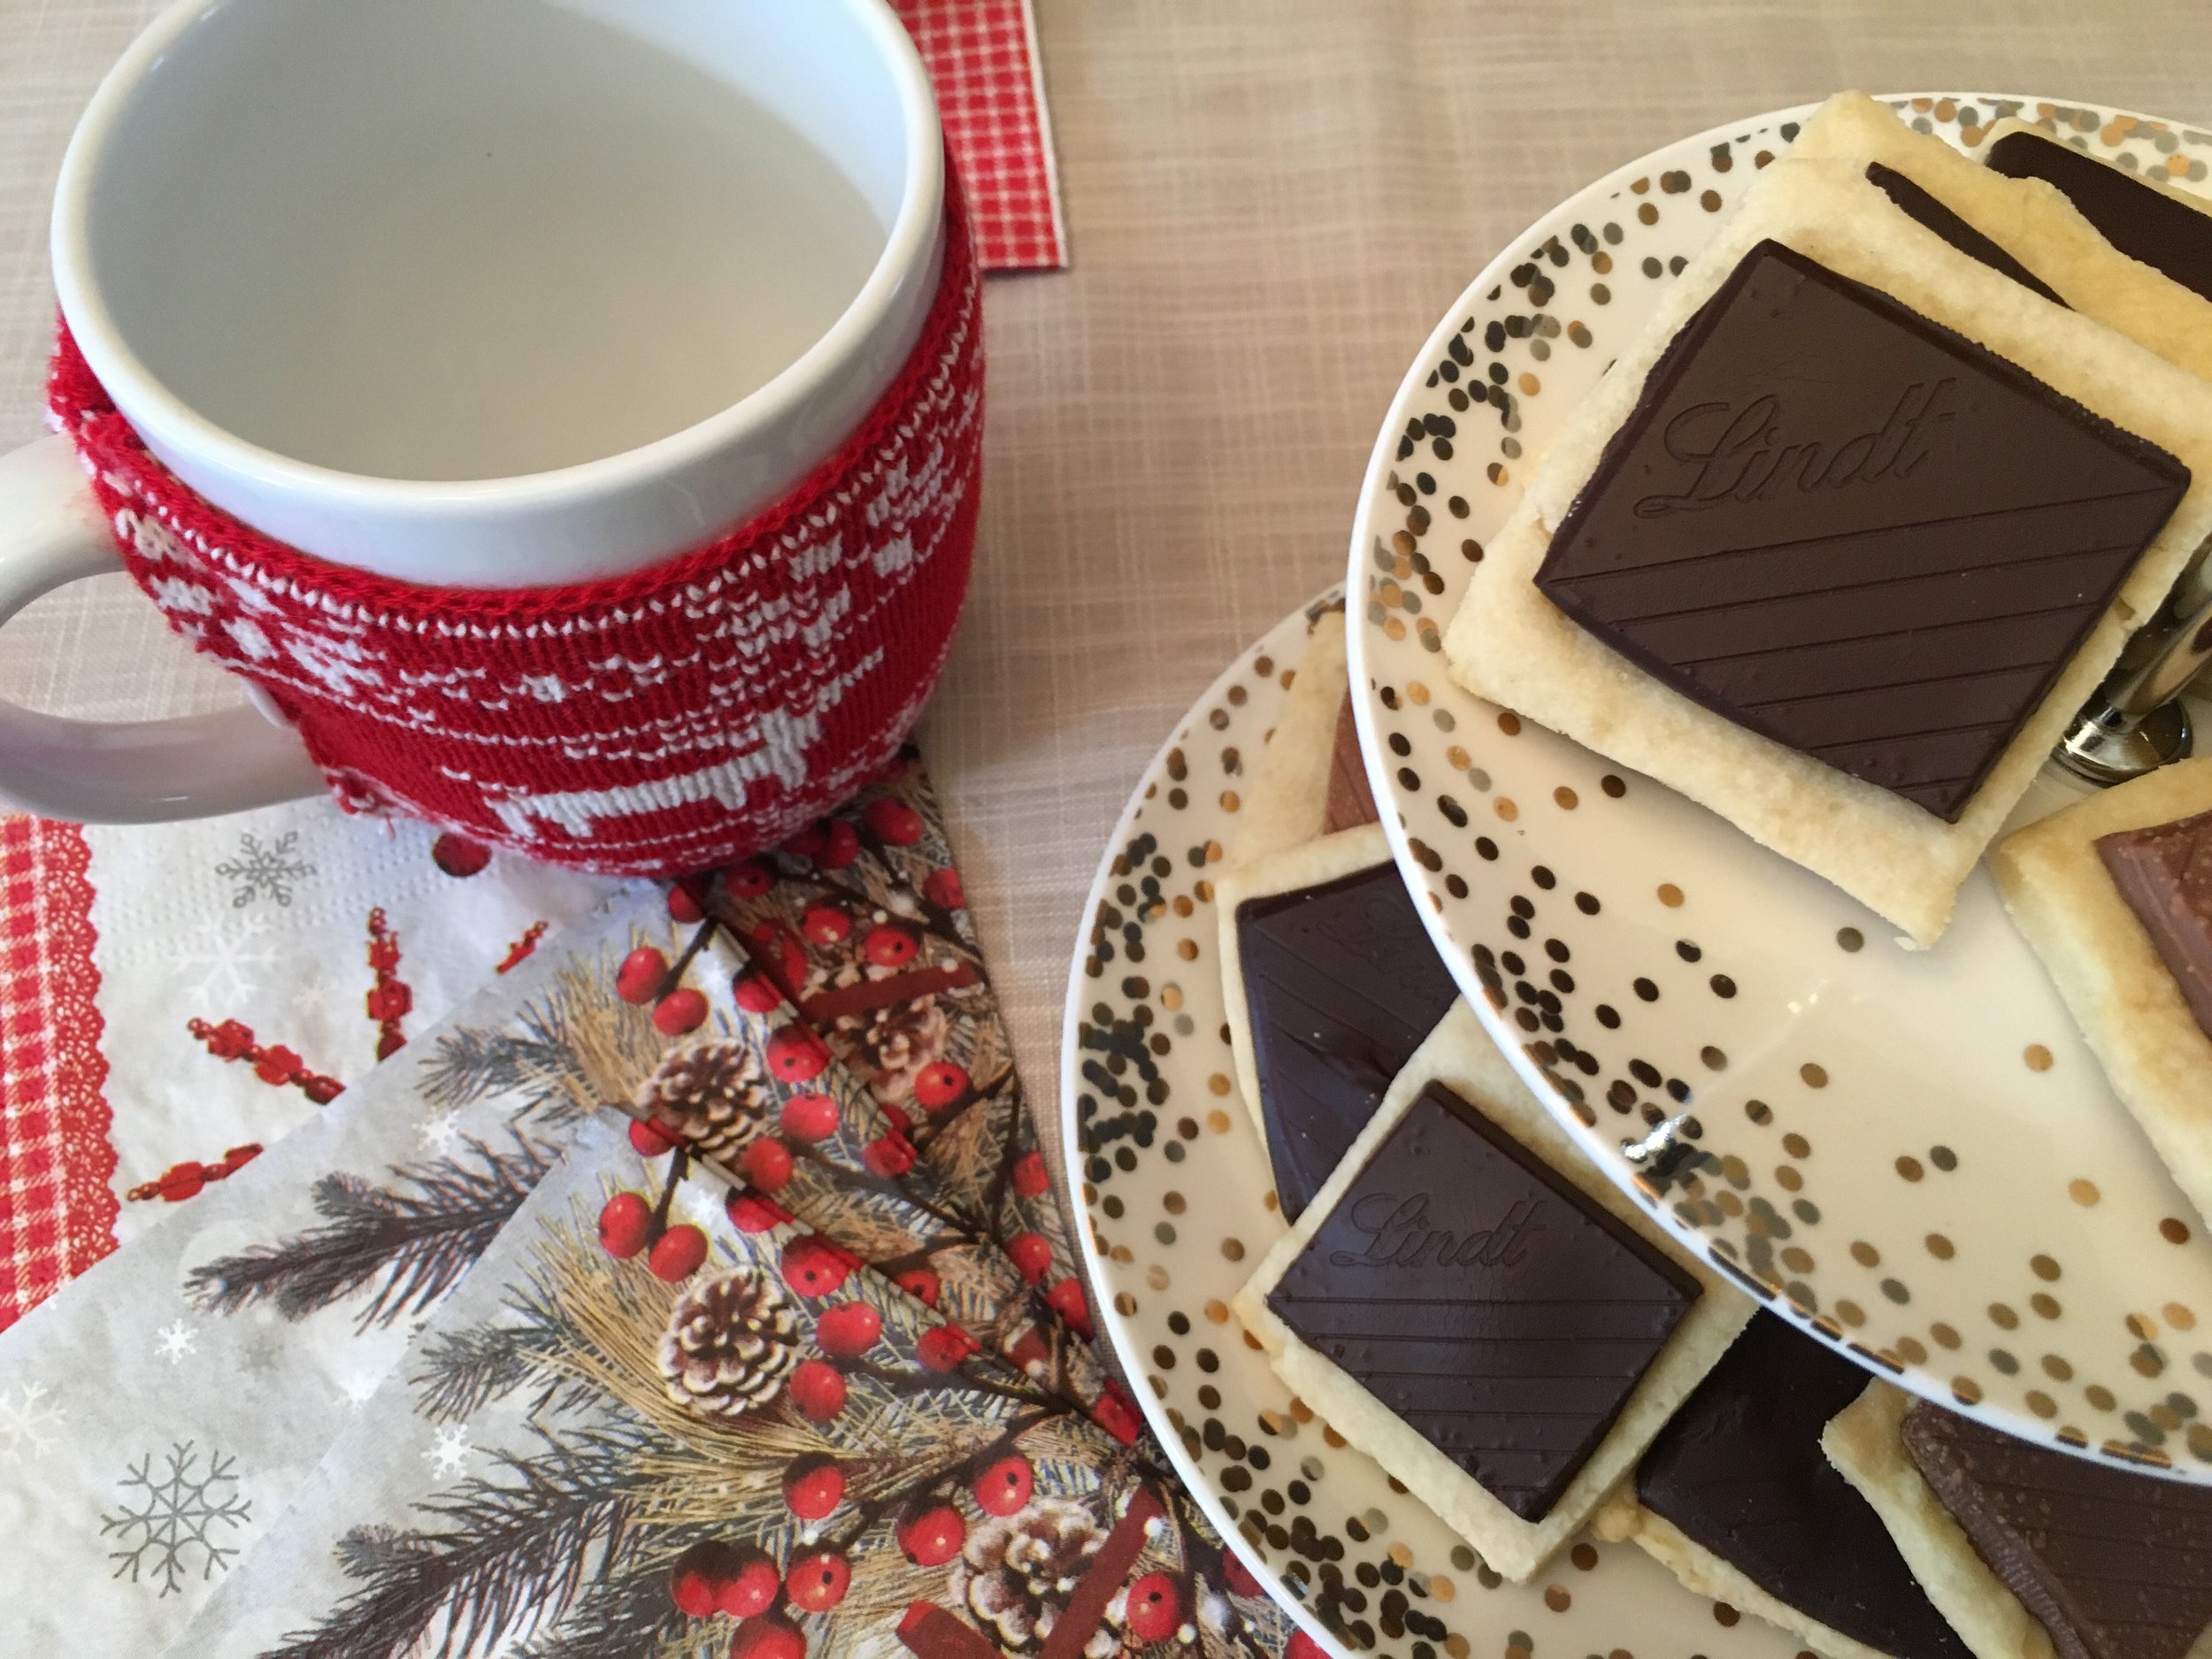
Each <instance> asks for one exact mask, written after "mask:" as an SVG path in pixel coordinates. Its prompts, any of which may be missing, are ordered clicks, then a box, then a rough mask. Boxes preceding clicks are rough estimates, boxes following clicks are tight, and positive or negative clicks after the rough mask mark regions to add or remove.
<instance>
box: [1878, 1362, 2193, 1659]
mask: <svg viewBox="0 0 2212 1659" xmlns="http://www.w3.org/2000/svg"><path fill="white" fill-rule="evenodd" d="M1903 1434H1904V1441H1905V1450H1906V1453H1907V1455H1909V1456H1910V1458H1911V1459H1912V1462H1913V1464H1914V1466H1915V1467H1916V1468H1917V1469H1918V1470H1919V1471H1920V1473H1921V1475H1922V1477H1923V1478H1924V1479H1925V1480H1926V1481H1927V1483H1928V1485H1929V1486H1931V1487H1932V1488H1933V1490H1934V1492H1935V1494H1936V1496H1937V1497H1938V1498H1939V1499H1940V1500H1941V1501H1942V1503H1943V1507H1944V1508H1945V1509H1948V1510H1949V1511H1950V1512H1951V1514H1952V1517H1954V1518H1955V1520H1956V1521H1957V1522H1958V1524H1959V1525H1960V1526H1962V1528H1964V1529H1965V1532H1966V1535H1967V1537H1968V1539H1969V1540H1971V1542H1972V1543H1973V1546H1974V1550H1975V1553H1976V1554H1977V1555H1979V1556H1980V1557H1981V1558H1982V1560H1983V1561H1985V1563H1988V1565H1989V1566H1990V1568H1991V1569H1992V1570H1993V1571H1994V1572H1995V1573H1996V1575H1997V1576H1998V1578H2001V1579H2002V1580H2003V1582H2004V1584H2005V1587H2006V1588H2008V1589H2009V1590H2010V1591H2011V1592H2012V1593H2013V1594H2015V1595H2016V1596H2017V1597H2019V1598H2020V1601H2021V1604H2022V1605H2023V1606H2024V1607H2025V1608H2026V1609H2028V1611H2029V1612H2031V1613H2032V1614H2033V1615H2034V1616H2035V1617H2037V1618H2038V1619H2039V1620H2040V1621H2041V1622H2042V1624H2043V1627H2044V1628H2045V1629H2046V1630H2047V1631H2048V1632H2050V1635H2051V1640H2052V1641H2053V1642H2054V1643H2055V1645H2056V1647H2057V1648H2058V1651H2059V1653H2060V1654H2061V1655H2063V1659H2182V1655H2185V1654H2186V1653H2187V1652H2188V1651H2189V1649H2190V1648H2191V1647H2193V1645H2194V1644H2195V1642H2196V1640H2197V1639H2198V1638H2199V1637H2200V1635H2202V1634H2203V1633H2204V1631H2205V1628H2206V1626H2207V1625H2208V1624H2212V1488H2208V1487H2205V1486H2194V1485H2190V1484H2186V1483H2184V1482H2180V1481H2173V1480H2162V1479H2157V1478H2155V1477H2154V1476H2150V1475H2145V1474H2139V1473H2136V1472H2133V1471H2129V1470H2125V1469H2119V1468H2116V1467H2114V1466H2113V1465H2111V1464H2109V1463H2099V1462H2096V1461H2094V1460H2093V1459H2091V1458H2087V1457H2077V1456H2073V1455H2069V1454H2067V1453H2064V1452H2055V1451H2051V1450H2048V1449H2047V1448H2043V1447H2039V1446H2031V1445H2029V1444H2027V1443H2026V1442H2025V1441H2023V1440H2015V1439H2013V1438H2012V1437H2011V1436H2010V1435H2008V1434H2001V1433H1999V1432H1997V1431H1996V1430H1994V1429H1989V1428H1985V1427H1983V1426H1982V1425H1980V1424H1978V1423H1974V1422H1970V1421H1969V1420H1968V1419H1966V1418H1964V1417H1959V1416H1957V1415H1955V1414H1954V1413H1952V1412H1949V1411H1945V1410H1943V1409H1940V1408H1939V1407H1934V1406H1931V1405H1928V1404H1927V1403H1925V1402H1921V1403H1919V1404H1916V1405H1915V1406H1914V1407H1913V1408H1912V1409H1911V1410H1910V1411H1909V1412H1908V1413H1907V1414H1906V1416H1905V1420H1904V1425H1903Z"/></svg>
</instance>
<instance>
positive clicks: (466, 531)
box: [0, 0, 945, 822]
mask: <svg viewBox="0 0 2212 1659" xmlns="http://www.w3.org/2000/svg"><path fill="white" fill-rule="evenodd" d="M944 193H945V178H944V172H943V154H942V149H941V137H940V134H939V128H938V123H937V116H936V111H935V107H934V104H933V101H932V97H931V94H930V89H929V83H928V80H927V77H926V73H925V72H924V70H923V67H922V65H921V63H920V60H919V59H918V57H917V56H916V54H915V51H914V48H913V45H912V42H910V40H909V38H908V37H907V35H906V32H905V30H904V28H903V27H902V26H901V25H900V23H899V21H898V19H896V18H895V16H894V15H893V14H892V13H891V12H890V11H889V10H888V9H887V7H886V6H885V4H883V3H882V0H180V4H176V5H175V6H173V8H172V9H170V10H169V11H168V12H165V13H164V14H163V15H162V16H161V17H160V18H159V19H157V21H156V22H155V23H154V25H153V26H152V27H150V29H149V30H148V31H147V33H146V34H145V35H143V36H142V38H141V39H140V40H139V41H138V42H136V43H135V44H134V46H133V47H132V48H131V50H129V51H128V52H127V54H126V55H125V57H124V58H122V60H121V61H120V62H119V64H118V65H116V66H115V68H114V70H113V71H112V72H111V73H110V74H109V76H108V77H107V79H106V80H105V81H104V82H103V83H102V85H101V87H100V88H99V90H98V92H97V93H96V95H95V96H94V98H93V100H92V103H91V104H90V106H89V107H88V110H87V111H86V112H85V115H84V117H83V119H82V121H81V124H80V125H79V127H78V129H77V132H76V135H75V137H74V139H73V141H72V142H71V145H70V148H69V150H68V154H67V157H66V159H65V162H64V164H63V167H62V173H61V179H60V182H59V186H58V191H57V195H56V200H55V204H54V218H53V246H52V254H53V265H54V280H55V287H56V289H57V291H58V296H59V298H60V303H61V310H62V313H63V316H64V319H65V321H66V323H67V325H68V326H69V328H70V330H71V332H72V334H73V336H74V338H75V340H76V342H77V344H78V346H79V348H80V349H81V351H82V352H83V354H84V357H85V358H86V360H87V362H88V364H89V365H90V366H91V368H92V369H93V371H94V372H95V373H96V374H97V375H98V377H99V379H100V380H101V381H102V383H103V384H104V386H105V388H107V390H108V392H109V393H110V395H111V396H112V398H113V400H114V403H115V405H116V407H117V408H118V409H119V411H121V412H122V413H123V414H124V415H125V416H126V417H127V419H128V420H129V421H130V422H131V424H132V426H134V428H135V429H136V430H137V432H138V433H139V434H140V435H141V436H142V438H143V439H144V441H145V442H146V444H147V446H148V448H149V449H150V450H151V451H152V452H153V454H154V455H155V456H157V457H158V458H159V459H160V460H161V461H162V462H163V463H164V464H165V465H166V466H167V467H168V468H169V469H170V471H171V472H173V473H174V474H175V475H176V476H177V477H178V478H179V479H180V480H182V481H183V482H184V483H185V484H187V485H188V486H189V487H190V488H192V489H193V490H194V491H196V492H197V493H198V494H199V495H201V496H203V497H204V499H205V500H207V501H208V502H210V503H213V504H214V505H216V506H218V507H219V508H221V509H223V510H225V511H227V512H228V513H230V514H231V515H233V516H234V517H235V518H238V519H240V520H242V521H243V522H244V523H245V524H247V525H249V526H252V527H253V528H254V529H256V530H258V531H260V532H261V533H263V534H265V535H267V536H270V537H273V538H274V539H275V540H277V541H281V542H284V543H287V544H288V545H289V546H291V547H293V548H296V549H300V550H301V551H303V552H306V553H310V554H312V555H314V556H316V557H319V558H321V559H324V560H326V561H328V562H330V563H332V564H334V565H344V566H349V567H352V568H355V569H357V570H361V571H365V572H373V573H375V574H377V575H380V576H384V577H389V578H393V579H396V580H402V581H405V582H411V583H417V584H422V585H425V586H434V587H436V586H444V587H488V588H524V587H546V586H554V585H557V584H562V583H567V582H574V581H580V580H589V579H592V578H595V577H603V576H609V575H615V574H619V573H622V572H628V571H632V570H637V569H641V568H644V567H646V566H649V565H653V564H657V563H658V562H659V561H661V560H662V559H664V557H668V556H669V555H672V554H673V553H676V552H679V551H680V550H682V549H687V548H690V547H693V546H695V545H697V544H699V543H700V542H702V541H705V540H708V539H710V538H712V537H713V536H715V535H716V534H718V533H720V532H722V531H725V530H726V529H727V528H729V527H731V526H734V525H736V524H739V523H741V522H742V521H743V520H745V519H746V518H748V517H749V516H750V515H751V514H753V513H754V512H755V511H757V510H758V509H760V508H762V507H763V506H764V505H766V504H767V503H770V502H772V500H774V499H775V498H776V497H777V496H778V495H780V494H781V493H782V492H783V491H785V490H786V489H787V488H789V487H790V486H791V485H793V484H794V483H795V482H796V481H797V480H799V479H800V478H802V477H803V476H804V475H805V474H806V473H807V472H809V471H810V468H811V467H812V466H813V465H815V464H816V463H817V462H818V461H820V460H821V459H823V458H824V457H826V456H827V455H828V454H830V453H831V452H832V451H833V449H835V448H836V447H837V445H838V443H839V442H840V440H841V439H842V438H843V437H844V436H845V435H846V434H848V433H849V431H850V430H851V429H852V428H853V427H854V426H856V424H857V423H858V421H859V420H860V419H861V418H862V416H863V415H864V413H865V412H866V411H868V410H869V409H870V408H871V407H872V405H873V404H874V403H875V402H876V400H877V399H878V398H879V396H881V395H882V394H883V393H884V391H885V390H886V388H887V387H888V386H889V385H890V384H891V383H892V381H893V380H894V379H895V376H896V375H897V373H898V372H899V370H900V368H901V367H902V365H904V363H905V362H906V360H907V358H908V357H909V355H910V352H911V350H912V349H913V347H914V344H915V342H916V340H917V338H918V335H919V334H920V333H921V330H922V327H923V325H924V322H925V319H926V316H927V314H928V311H929V309H930V305H931V302H932V300H933V297H934V295H935V292H936V288H937V281H938V274H939V270H940V266H941V258H942V254H943V230H942V227H943V204H944ZM117 568H119V559H118V557H117V555H116V552H115V549H114V546H113V543H112V541H111V533H110V529H109V526H107V525H106V524H105V522H104V519H103V518H102V515H101V514H100V512H99V511H98V509H97V507H96V504H95V503H94V502H93V500H92V498H91V495H90V494H89V492H88V488H86V483H85V480H84V478H83V475H82V472H81V469H80V467H79V465H78V462H77V458H76V457H75V455H74V454H73V452H72V450H71V448H70V446H69V443H68V441H67V440H66V439H65V438H62V437H54V438H49V439H46V440H43V441H42V442H37V443H35V444H33V445H31V446H30V447H28V448H27V449H22V450H19V451H18V452H16V453H15V454H14V455H12V456H7V457H0V622H4V621H5V619H6V618H8V617H10V616H12V615H13V614H14V613H15V612H16V611H19V610H20V609H21V608H22V607H23V606H24V605H26V604H27V603H29V602H30V601H31V600H33V599H35V597H37V596H38V595H41V594H42V593H45V592H47V591H48V590H50V589H51V588H55V587H58V586H59V585H61V584H63V583H65V582H69V581H73V580H77V579H78V578H80V577H84V576H89V575H94V574H97V573H100V572H106V571H111V570H114V569H117ZM320 787H322V780H321V778H320V776H319V774H318V772H316V770H315V769H314V768H313V767H312V766H311V765H310V764H308V762H307V759H306V757H305V755H304V754H303V751H302V750H301V749H300V747H299V745H298V743H297V742H296V740H295V739H294V738H293V737H292V736H291V735H290V733H288V732H287V731H286V730H285V729H284V728H283V727H282V726H280V725H278V724H275V723H273V721H271V720H270V719H265V718H263V716H262V715H261V714H260V713H257V712H256V711H255V710H254V709H251V708H249V707H245V706H241V707H239V708H236V709H234V710H226V711H224V712H221V713H218V714H214V715H207V716H199V717H195V718H180V719H172V720H164V721H157V722H152V723H146V724H139V725H103V724H97V723H90V722H82V721H75V720H65V719H60V718H55V717H51V716H47V715H43V714H38V713H35V712H33V711H31V710H24V709H20V708H17V707H14V706H12V705H8V704H4V703H0V799H4V800H5V801H6V802H8V803H12V804H13V805H15V806H18V807H20V808H22V809H25V810H35V811H39V812H42V813H47V814H50V815H52V816H57V817H65V818H85V819H92V820H98V821H109V822H115V821H132V820H142V819H153V818H176V817H186V816H197V815H200V814H204V813H211V812H218V811H227V810H236V809H240V808H243V807H247V806H253V805H259V804H263V803H267V802H270V801H274V800H280V799H286V798H288V797H291V796H294V795H303V794H308V793H311V792H313V791H315V790H318V789H319V788H320Z"/></svg>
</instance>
